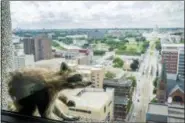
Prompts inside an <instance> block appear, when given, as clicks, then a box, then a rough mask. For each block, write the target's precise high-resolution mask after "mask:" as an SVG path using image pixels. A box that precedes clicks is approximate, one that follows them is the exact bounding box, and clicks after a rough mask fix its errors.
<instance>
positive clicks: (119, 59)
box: [113, 57, 124, 68]
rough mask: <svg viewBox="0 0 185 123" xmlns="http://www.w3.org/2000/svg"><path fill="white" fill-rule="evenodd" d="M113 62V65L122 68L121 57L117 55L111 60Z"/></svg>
mask: <svg viewBox="0 0 185 123" xmlns="http://www.w3.org/2000/svg"><path fill="white" fill-rule="evenodd" d="M113 63H114V65H113V67H116V68H122V67H123V64H124V62H123V60H122V59H121V58H119V57H116V58H115V59H114V60H113Z"/></svg>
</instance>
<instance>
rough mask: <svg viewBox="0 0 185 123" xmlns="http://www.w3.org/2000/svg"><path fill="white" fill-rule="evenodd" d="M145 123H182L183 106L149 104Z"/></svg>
mask: <svg viewBox="0 0 185 123" xmlns="http://www.w3.org/2000/svg"><path fill="white" fill-rule="evenodd" d="M146 123H184V105H179V104H160V103H149V105H148V110H147V113H146Z"/></svg>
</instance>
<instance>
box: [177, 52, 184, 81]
mask: <svg viewBox="0 0 185 123" xmlns="http://www.w3.org/2000/svg"><path fill="white" fill-rule="evenodd" d="M178 74H179V75H180V76H181V77H183V78H184V49H181V50H179V59H178Z"/></svg>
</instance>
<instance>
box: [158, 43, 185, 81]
mask: <svg viewBox="0 0 185 123" xmlns="http://www.w3.org/2000/svg"><path fill="white" fill-rule="evenodd" d="M183 49H184V44H162V50H161V54H162V59H164V60H165V62H166V72H167V76H168V77H171V78H175V77H176V75H177V74H178V73H179V71H180V74H183V71H184V70H183V68H181V67H182V64H183V60H184V56H183V55H182V54H183ZM180 54H181V55H180ZM179 68H180V70H179Z"/></svg>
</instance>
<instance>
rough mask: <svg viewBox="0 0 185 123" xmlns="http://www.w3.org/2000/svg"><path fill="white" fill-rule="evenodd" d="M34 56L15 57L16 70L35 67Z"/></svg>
mask: <svg viewBox="0 0 185 123" xmlns="http://www.w3.org/2000/svg"><path fill="white" fill-rule="evenodd" d="M34 63H35V62H34V55H25V54H23V55H16V56H14V69H15V70H16V69H20V68H24V67H31V66H33V65H34Z"/></svg>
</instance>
